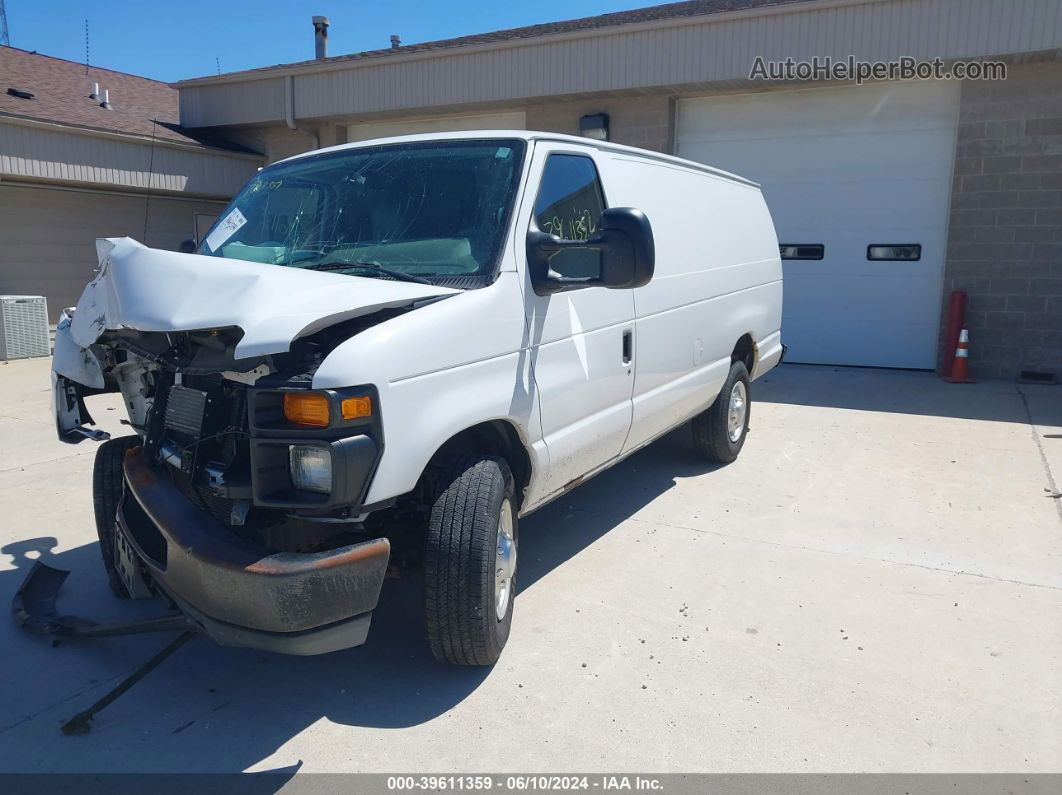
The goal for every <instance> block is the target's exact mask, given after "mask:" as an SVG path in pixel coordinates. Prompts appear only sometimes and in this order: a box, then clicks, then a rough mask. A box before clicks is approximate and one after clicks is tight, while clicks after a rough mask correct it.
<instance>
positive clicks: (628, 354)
mask: <svg viewBox="0 0 1062 795" xmlns="http://www.w3.org/2000/svg"><path fill="white" fill-rule="evenodd" d="M633 351H634V334H633V332H632V331H631V330H630V329H627V330H626V331H624V332H623V363H624V364H630V363H631V359H632V358H633V356H634V354H633Z"/></svg>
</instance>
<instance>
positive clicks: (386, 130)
mask: <svg viewBox="0 0 1062 795" xmlns="http://www.w3.org/2000/svg"><path fill="white" fill-rule="evenodd" d="M526 127H527V119H526V114H525V113H524V112H523V111H514V112H512V113H477V114H474V115H466V116H436V117H434V118H430V119H403V120H401V121H369V122H362V123H360V124H351V125H348V126H347V141H350V142H353V141H367V140H369V139H370V138H389V137H391V136H392V135H416V134H417V133H430V132H456V131H458V130H523V129H525V128H526Z"/></svg>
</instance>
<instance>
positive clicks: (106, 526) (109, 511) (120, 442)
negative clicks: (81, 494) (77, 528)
mask: <svg viewBox="0 0 1062 795" xmlns="http://www.w3.org/2000/svg"><path fill="white" fill-rule="evenodd" d="M139 445H140V437H139V436H122V437H120V438H118V439H110V440H108V441H106V442H104V443H103V444H101V445H100V446H99V448H97V450H96V462H95V465H94V466H93V468H92V507H93V509H94V512H95V514H96V535H97V536H99V539H100V555H102V557H103V570H104V571H105V572H107V584H108V585H109V586H110V588H111V593H113V594H114V595H115V596H116V597H117V598H119V599H130V598H132V597H130V596H129V592H128V591H127V590H126V589H125V585H123V584H122V579H121V577H120V576H119V575H118V569H117V567H116V565H115V562H114V534H115V533H116V532H117V519H116V516H117V514H118V503H119V502H121V499H122V483H123V480H124V477H125V475H124V474H123V471H122V461H123V460H124V459H125V454H126V453H127V452H128V451H129V450H131V449H132V448H134V447H138V446H139Z"/></svg>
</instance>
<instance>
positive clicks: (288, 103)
mask: <svg viewBox="0 0 1062 795" xmlns="http://www.w3.org/2000/svg"><path fill="white" fill-rule="evenodd" d="M284 121H285V122H286V123H287V125H288V129H289V130H294V131H295V132H304V133H309V134H310V135H311V136H313V146H312V147H311V149H320V148H321V139H320V138H318V137H317V133H316V132H311V131H310V130H300V129H299V127H298V125H297V124H295V79H294V78H293V77H292V76H291V75H284Z"/></svg>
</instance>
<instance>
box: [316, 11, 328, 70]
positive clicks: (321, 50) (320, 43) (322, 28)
mask: <svg viewBox="0 0 1062 795" xmlns="http://www.w3.org/2000/svg"><path fill="white" fill-rule="evenodd" d="M330 24H332V23H331V22H329V21H328V17H314V18H313V44H314V57H315V58H316V59H317V60H318V61H320V60H321V59H322V58H327V57H328V26H329V25H330Z"/></svg>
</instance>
